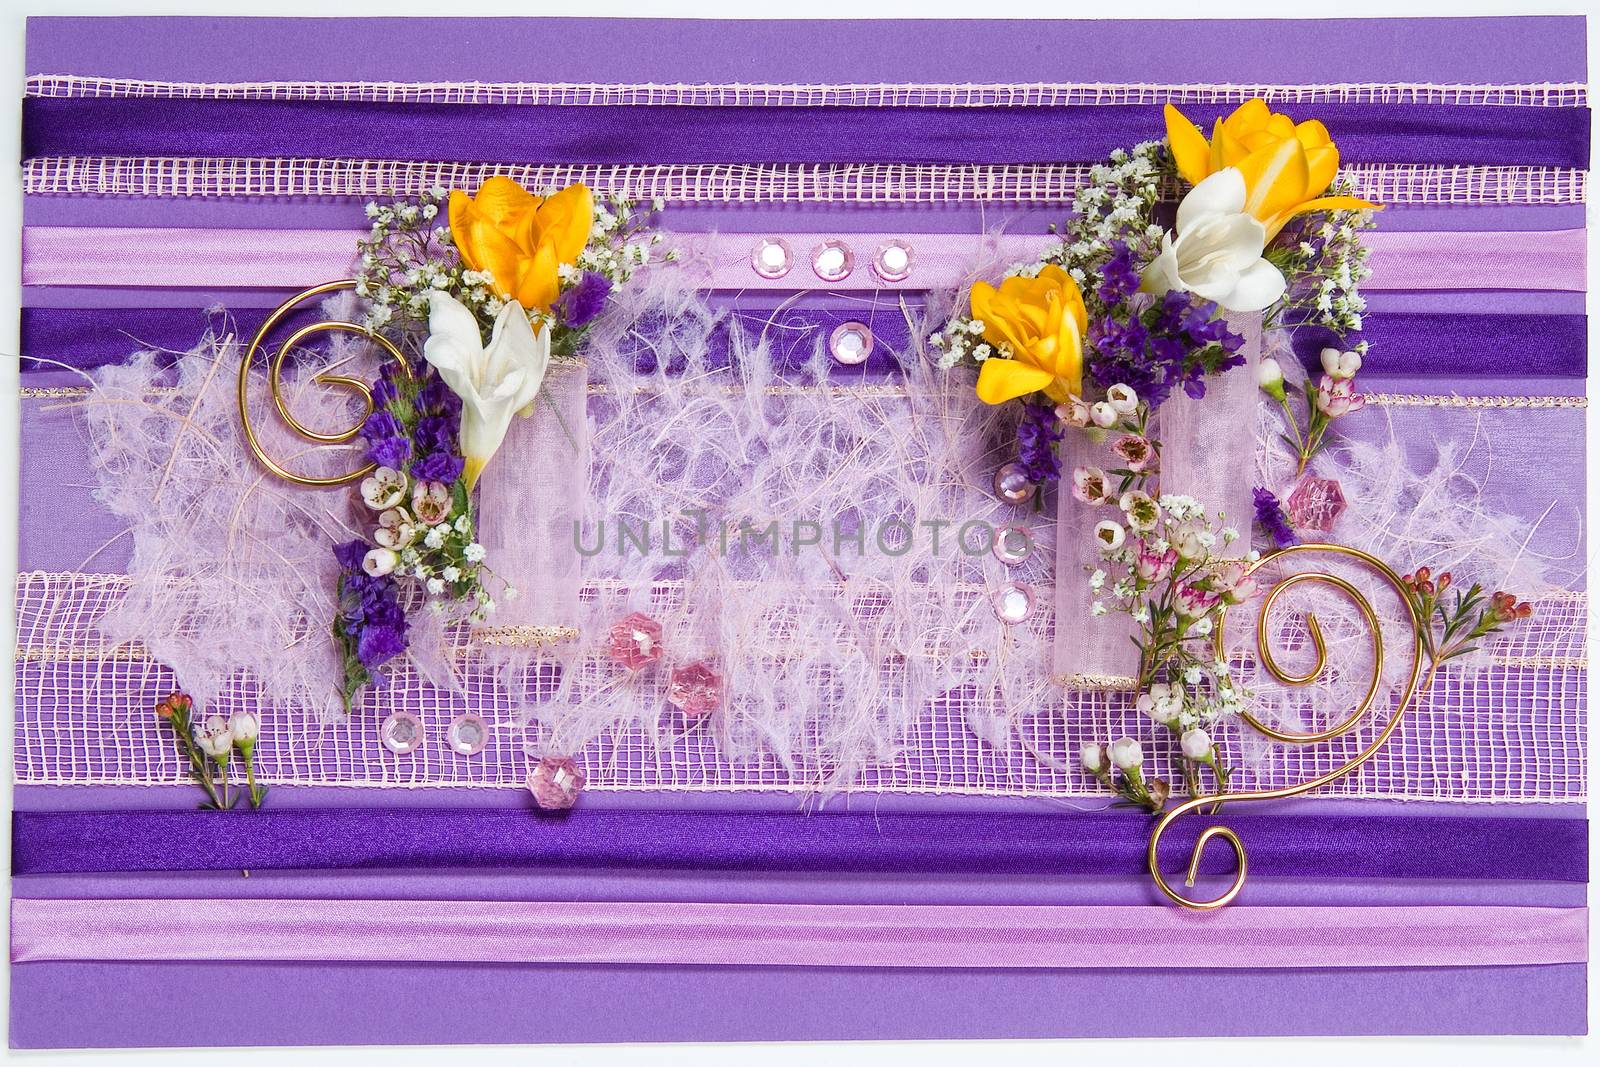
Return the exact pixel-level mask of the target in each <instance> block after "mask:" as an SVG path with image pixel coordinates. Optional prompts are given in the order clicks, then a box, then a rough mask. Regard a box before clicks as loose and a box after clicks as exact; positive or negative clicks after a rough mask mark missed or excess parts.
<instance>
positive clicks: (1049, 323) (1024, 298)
mask: <svg viewBox="0 0 1600 1067" xmlns="http://www.w3.org/2000/svg"><path fill="white" fill-rule="evenodd" d="M972 317H973V318H974V319H977V320H979V321H981V322H982V323H983V339H984V340H985V341H988V342H989V343H990V344H991V345H995V346H997V347H998V346H1000V345H1005V346H1006V347H1007V348H1009V349H1010V350H1011V358H1010V359H1004V358H1002V357H999V356H994V357H991V358H989V359H986V360H984V361H983V368H982V369H981V370H980V371H979V372H978V399H979V400H982V401H983V402H984V403H985V404H1003V403H1005V402H1006V401H1007V400H1015V399H1016V398H1017V397H1019V396H1026V395H1028V394H1029V393H1036V392H1039V391H1041V390H1042V391H1043V392H1044V394H1045V395H1046V396H1048V397H1049V398H1050V399H1051V400H1054V401H1055V402H1056V403H1058V404H1061V403H1065V402H1066V401H1067V399H1068V398H1069V397H1072V396H1076V395H1077V394H1079V393H1080V392H1082V391H1083V335H1084V332H1085V331H1086V330H1088V328H1089V313H1088V311H1087V310H1086V309H1085V308H1084V306H1083V293H1082V291H1080V290H1079V289H1078V283H1077V282H1075V281H1073V280H1072V278H1071V277H1070V276H1069V275H1068V274H1067V272H1066V271H1064V270H1062V269H1061V268H1060V267H1057V266H1054V265H1051V266H1048V267H1045V268H1044V269H1043V270H1041V271H1040V272H1039V276H1038V277H1037V278H1025V277H1020V276H1019V277H1014V278H1007V279H1006V280H1005V281H1003V282H1001V283H1000V288H998V289H996V288H995V287H994V286H992V285H990V284H989V283H987V282H978V283H977V284H976V285H974V286H973V287H972Z"/></svg>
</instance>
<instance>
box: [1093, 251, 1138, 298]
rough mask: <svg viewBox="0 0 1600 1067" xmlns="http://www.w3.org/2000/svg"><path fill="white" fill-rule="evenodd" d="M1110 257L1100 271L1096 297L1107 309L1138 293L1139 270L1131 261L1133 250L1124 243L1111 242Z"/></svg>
mask: <svg viewBox="0 0 1600 1067" xmlns="http://www.w3.org/2000/svg"><path fill="white" fill-rule="evenodd" d="M1111 251H1112V256H1111V258H1110V259H1108V260H1107V261H1106V264H1105V266H1104V267H1102V268H1101V269H1100V288H1099V289H1098V290H1097V295H1098V296H1099V297H1100V302H1101V303H1103V304H1105V305H1106V306H1107V307H1113V306H1115V305H1117V304H1120V303H1122V302H1123V301H1124V300H1126V299H1128V297H1130V296H1132V295H1133V294H1134V293H1137V292H1138V291H1139V268H1138V266H1137V265H1136V264H1135V263H1134V261H1133V249H1132V248H1131V247H1130V246H1129V245H1128V242H1126V241H1112V242H1111Z"/></svg>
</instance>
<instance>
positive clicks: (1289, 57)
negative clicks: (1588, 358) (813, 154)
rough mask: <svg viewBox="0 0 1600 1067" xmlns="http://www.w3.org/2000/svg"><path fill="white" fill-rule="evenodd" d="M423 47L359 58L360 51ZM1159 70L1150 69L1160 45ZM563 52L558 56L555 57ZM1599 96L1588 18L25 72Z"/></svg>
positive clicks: (311, 53) (666, 43)
mask: <svg viewBox="0 0 1600 1067" xmlns="http://www.w3.org/2000/svg"><path fill="white" fill-rule="evenodd" d="M402 38H404V39H411V40H416V41H419V42H421V41H426V42H427V46H426V47H418V48H404V49H388V48H353V47H351V42H353V41H381V40H389V39H402ZM1162 40H1165V41H1170V42H1171V45H1170V47H1160V48H1159V56H1160V62H1159V64H1152V62H1151V56H1152V54H1153V53H1152V49H1153V47H1155V46H1154V44H1153V43H1154V42H1157V41H1162ZM552 41H558V42H560V47H551V42H552ZM1155 70H1159V76H1160V78H1161V80H1162V81H1165V82H1172V83H1183V82H1218V83H1225V84H1242V85H1254V84H1263V83H1266V84H1272V83H1297V82H1312V83H1320V82H1372V81H1405V82H1427V83H1437V84H1452V83H1455V84H1466V85H1474V84H1484V83H1513V82H1530V83H1536V82H1565V81H1571V82H1581V81H1584V80H1586V76H1587V64H1586V57H1585V49H1584V21H1583V19H1582V18H1581V17H1573V16H1566V17H1538V18H1440V19H1421V18H1410V19H1384V20H1381V21H1373V20H1363V19H1323V20H1316V19H1260V20H1253V21H1222V20H1196V21H1159V20H1152V21H1122V22H1117V21H1111V20H1104V21H1102V20H1085V21H1060V22H1054V21H1036V20H1028V21H1023V20H1009V21H989V20H985V21H942V20H939V21H875V22H866V21H862V22H843V21H794V20H784V19H774V20H770V21H768V20H762V21H750V22H731V21H722V20H714V19H707V20H697V21H668V20H649V19H604V20H600V19H592V20H585V19H332V18H330V19H268V18H237V19H214V18H122V19H112V18H98V19H88V18H34V19H30V20H29V21H28V29H27V72H28V73H29V74H60V73H74V74H86V75H101V76H106V77H124V78H147V79H160V80H165V81H215V82H223V81H226V82H237V81H285V80H296V79H299V80H321V81H358V80H376V81H413V82H420V81H545V82H618V83H639V82H651V81H656V82H666V83H676V82H752V83H776V82H796V83H817V82H836V83H851V84H854V83H862V82H906V83H915V82H923V83H930V84H931V83H938V84H948V83H960V82H976V83H998V82H1005V83H1013V84H1027V83H1030V82H1063V81H1076V82H1146V81H1149V80H1150V79H1151V76H1152V71H1155Z"/></svg>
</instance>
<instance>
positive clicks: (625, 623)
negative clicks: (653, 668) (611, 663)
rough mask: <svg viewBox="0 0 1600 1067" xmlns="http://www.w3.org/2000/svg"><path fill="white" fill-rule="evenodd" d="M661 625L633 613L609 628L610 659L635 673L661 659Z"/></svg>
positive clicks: (647, 617)
mask: <svg viewBox="0 0 1600 1067" xmlns="http://www.w3.org/2000/svg"><path fill="white" fill-rule="evenodd" d="M662 651H663V649H662V647H661V624H660V623H659V622H656V621H655V620H654V619H652V618H651V617H650V616H648V615H643V614H640V613H639V612H637V611H636V612H634V613H633V614H632V615H629V616H628V617H627V618H625V619H621V620H619V621H617V622H615V623H613V624H612V626H611V658H612V659H614V660H616V661H617V663H619V664H621V665H622V666H624V667H626V668H628V670H630V671H636V670H638V669H639V668H640V667H644V666H647V665H649V664H651V663H654V662H655V661H656V660H658V659H660V658H661V653H662Z"/></svg>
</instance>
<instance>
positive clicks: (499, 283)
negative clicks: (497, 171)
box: [450, 176, 594, 311]
mask: <svg viewBox="0 0 1600 1067" xmlns="http://www.w3.org/2000/svg"><path fill="white" fill-rule="evenodd" d="M593 225H594V197H593V196H591V195H590V193H589V189H588V187H587V186H583V185H569V186H567V187H566V188H565V189H563V190H561V191H560V192H559V193H556V194H555V195H554V196H551V197H542V196H535V195H533V194H532V193H530V192H528V191H527V190H526V189H524V188H523V187H522V186H520V185H518V184H517V183H516V182H514V181H512V180H511V179H510V178H505V177H500V176H496V177H493V178H490V179H489V180H488V181H486V182H484V183H483V186H482V188H480V189H479V190H478V195H477V198H476V199H474V198H473V197H470V196H468V195H467V194H466V193H463V192H461V191H460V190H459V189H457V190H456V191H454V192H452V193H451V194H450V235H451V237H453V238H454V239H455V243H456V248H457V250H459V251H460V253H461V260H462V262H464V263H465V264H466V265H467V266H468V268H470V269H472V270H478V271H488V272H489V274H490V275H491V276H492V277H493V278H494V291H495V292H497V293H499V294H500V295H501V296H503V297H507V298H508V299H511V300H515V301H516V302H517V303H519V304H521V305H522V306H523V307H525V308H528V309H529V310H532V309H534V308H537V309H538V310H540V311H549V310H550V305H551V304H552V303H554V302H555V299H556V297H557V296H558V295H559V294H560V288H561V286H560V280H559V278H558V276H557V269H558V268H559V267H560V266H561V265H562V264H564V263H576V262H577V261H578V253H580V252H582V251H583V246H584V245H585V244H587V243H588V241H589V228H590V227H591V226H593Z"/></svg>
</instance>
